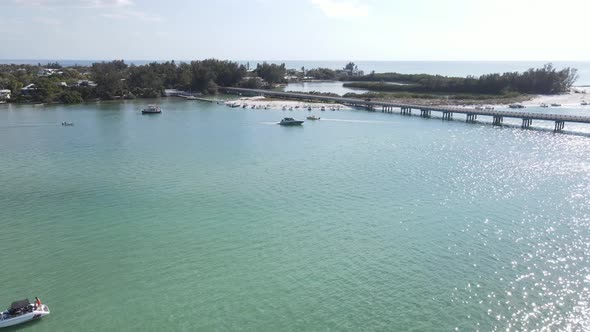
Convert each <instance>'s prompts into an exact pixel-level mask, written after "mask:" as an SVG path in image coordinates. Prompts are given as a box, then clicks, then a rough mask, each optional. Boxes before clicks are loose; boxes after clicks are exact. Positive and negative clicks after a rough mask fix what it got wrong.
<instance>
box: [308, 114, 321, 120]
mask: <svg viewBox="0 0 590 332" xmlns="http://www.w3.org/2000/svg"><path fill="white" fill-rule="evenodd" d="M319 119H320V117H319V116H315V115H312V116H308V117H307V120H319Z"/></svg>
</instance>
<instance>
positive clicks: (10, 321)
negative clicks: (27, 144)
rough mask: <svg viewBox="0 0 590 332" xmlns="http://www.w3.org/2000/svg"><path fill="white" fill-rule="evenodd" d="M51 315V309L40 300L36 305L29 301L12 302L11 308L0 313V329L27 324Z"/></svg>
mask: <svg viewBox="0 0 590 332" xmlns="http://www.w3.org/2000/svg"><path fill="white" fill-rule="evenodd" d="M49 314H50V311H49V307H47V305H45V304H42V303H41V301H40V300H39V299H37V301H36V302H35V303H31V302H29V300H28V299H24V300H20V301H15V302H12V304H11V305H10V308H8V309H7V310H6V311H2V312H0V328H2V327H7V326H13V325H18V324H22V323H26V322H29V321H32V320H36V319H40V318H42V317H45V316H47V315H49Z"/></svg>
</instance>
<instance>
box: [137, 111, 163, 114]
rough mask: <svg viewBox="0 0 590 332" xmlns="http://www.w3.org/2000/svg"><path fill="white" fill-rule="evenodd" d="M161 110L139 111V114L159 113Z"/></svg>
mask: <svg viewBox="0 0 590 332" xmlns="http://www.w3.org/2000/svg"><path fill="white" fill-rule="evenodd" d="M160 113H162V111H159V112H157V111H141V114H160Z"/></svg>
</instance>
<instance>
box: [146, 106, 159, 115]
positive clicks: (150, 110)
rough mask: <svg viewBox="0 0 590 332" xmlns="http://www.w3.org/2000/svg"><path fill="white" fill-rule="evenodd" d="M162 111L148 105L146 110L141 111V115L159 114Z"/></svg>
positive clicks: (157, 107)
mask: <svg viewBox="0 0 590 332" xmlns="http://www.w3.org/2000/svg"><path fill="white" fill-rule="evenodd" d="M160 113H162V109H161V108H160V107H159V106H158V105H148V107H147V108H144V109H143V110H141V114H160Z"/></svg>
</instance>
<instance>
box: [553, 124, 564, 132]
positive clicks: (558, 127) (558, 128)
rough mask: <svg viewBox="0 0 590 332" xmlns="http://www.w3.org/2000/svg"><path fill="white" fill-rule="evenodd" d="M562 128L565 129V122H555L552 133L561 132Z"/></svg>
mask: <svg viewBox="0 0 590 332" xmlns="http://www.w3.org/2000/svg"><path fill="white" fill-rule="evenodd" d="M563 127H565V121H555V129H553V132H556V133H558V132H560V131H562V130H563Z"/></svg>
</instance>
